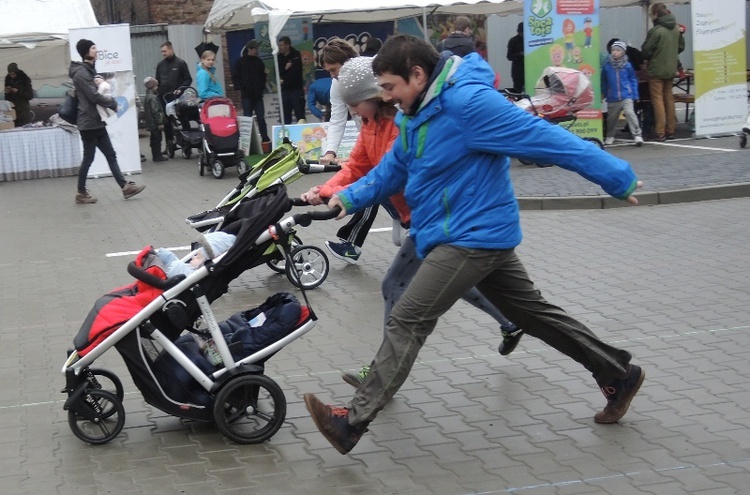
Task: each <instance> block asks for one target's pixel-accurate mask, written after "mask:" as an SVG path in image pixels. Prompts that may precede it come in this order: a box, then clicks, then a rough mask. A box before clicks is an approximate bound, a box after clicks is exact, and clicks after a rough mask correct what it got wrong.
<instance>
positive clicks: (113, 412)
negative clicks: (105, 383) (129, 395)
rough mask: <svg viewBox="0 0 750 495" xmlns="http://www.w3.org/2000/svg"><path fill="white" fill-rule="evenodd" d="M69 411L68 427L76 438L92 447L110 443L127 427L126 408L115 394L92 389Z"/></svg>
mask: <svg viewBox="0 0 750 495" xmlns="http://www.w3.org/2000/svg"><path fill="white" fill-rule="evenodd" d="M78 402H79V403H78V404H77V405H76V407H73V408H71V409H70V410H69V411H68V425H70V429H71V431H72V432H73V434H74V435H75V436H77V437H78V438H80V439H81V440H83V441H84V442H87V443H90V444H92V445H101V444H104V443H107V442H109V441H110V440H112V439H113V438H115V437H116V436H117V435H119V434H120V432H121V431H122V427H123V426H125V408H124V407H123V405H122V401H120V400H119V399H118V398H117V397H116V396H115V395H114V394H113V393H111V392H107V391H106V390H101V389H96V388H94V389H90V390H88V391H87V392H86V393H85V394H84V395H83V396H81V398H80V400H79V401H78Z"/></svg>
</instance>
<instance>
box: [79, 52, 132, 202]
mask: <svg viewBox="0 0 750 495" xmlns="http://www.w3.org/2000/svg"><path fill="white" fill-rule="evenodd" d="M76 50H77V51H78V54H79V55H80V56H81V58H82V59H83V61H82V62H78V61H73V62H71V63H70V68H69V69H68V75H69V76H70V78H71V79H72V80H73V85H74V86H75V90H76V97H77V98H78V116H77V119H76V125H77V126H78V131H79V133H80V134H81V141H82V142H83V160H82V161H81V168H80V169H79V170H78V193H77V194H76V203H78V204H93V203H96V201H97V200H96V198H95V197H93V196H91V194H89V192H88V190H87V189H86V178H87V176H88V173H89V168H90V167H91V164H92V163H93V162H94V155H95V154H96V149H97V148H99V150H100V151H101V152H102V153H103V154H104V156H105V157H106V158H107V164H108V165H109V170H110V171H111V172H112V177H114V179H115V180H116V181H117V185H119V186H120V188H121V189H122V195H123V196H124V197H125V199H130V198H132V197H133V196H135V195H136V194H138V193H140V192H141V191H143V189H145V188H146V186H143V185H137V184H136V183H135V182H128V181H126V180H125V177H123V176H122V172H121V171H120V166H119V165H118V163H117V155H116V154H115V149H114V147H113V146H112V141H111V140H110V139H109V133H107V127H106V126H107V124H105V123H104V121H102V119H101V117H100V116H99V111H98V110H97V109H96V106H97V105H101V106H103V107H104V108H110V109H112V110H115V111H116V110H117V102H116V101H115V100H114V98H110V97H107V96H104V95H102V94H99V92H97V90H96V84H95V83H94V76H95V75H96V68H95V67H94V63H95V61H96V44H94V42H93V41H91V40H87V39H81V40H78V43H77V44H76Z"/></svg>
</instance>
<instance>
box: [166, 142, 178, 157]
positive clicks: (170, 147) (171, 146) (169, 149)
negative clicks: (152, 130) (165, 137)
mask: <svg viewBox="0 0 750 495" xmlns="http://www.w3.org/2000/svg"><path fill="white" fill-rule="evenodd" d="M175 151H177V145H176V144H174V142H172V141H167V156H168V157H169V158H174V153H175Z"/></svg>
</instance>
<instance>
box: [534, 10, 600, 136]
mask: <svg viewBox="0 0 750 495" xmlns="http://www.w3.org/2000/svg"><path fill="white" fill-rule="evenodd" d="M523 24H524V33H523V36H524V38H523V39H524V51H525V64H524V67H525V71H526V82H525V84H526V91H527V92H528V93H529V94H530V95H534V94H535V90H534V88H536V87H537V86H538V83H539V78H540V76H541V75H542V72H543V71H544V69H545V68H547V67H550V66H557V67H569V68H571V69H576V70H579V71H581V72H583V73H584V74H585V75H586V76H587V77H588V78H589V80H590V81H591V86H592V88H593V90H594V101H593V103H592V105H591V107H590V108H587V109H584V110H581V111H579V112H578V113H577V116H578V120H577V121H576V122H575V124H574V125H573V126H571V127H570V128H569V130H570V131H571V132H572V133H574V134H576V135H578V136H580V137H593V138H597V139H601V138H602V132H603V124H602V111H601V108H602V97H601V94H602V93H601V67H600V65H601V61H600V59H599V0H534V1H526V2H524V23H523ZM565 125H566V126H567V124H565Z"/></svg>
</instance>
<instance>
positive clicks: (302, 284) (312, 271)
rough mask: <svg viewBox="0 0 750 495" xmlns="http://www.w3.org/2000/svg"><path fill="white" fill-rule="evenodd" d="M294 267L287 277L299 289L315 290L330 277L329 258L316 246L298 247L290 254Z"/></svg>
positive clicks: (287, 268) (287, 271)
mask: <svg viewBox="0 0 750 495" xmlns="http://www.w3.org/2000/svg"><path fill="white" fill-rule="evenodd" d="M290 256H291V258H292V263H293V266H291V267H286V277H287V278H288V279H289V281H290V282H291V283H292V285H294V286H295V287H297V288H298V289H314V288H316V287H318V286H319V285H320V284H322V283H323V282H324V281H325V279H326V277H328V256H327V255H326V253H324V252H323V250H322V249H320V248H318V247H315V246H298V247H296V248H294V249H293V250H292V252H291V254H290Z"/></svg>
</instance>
